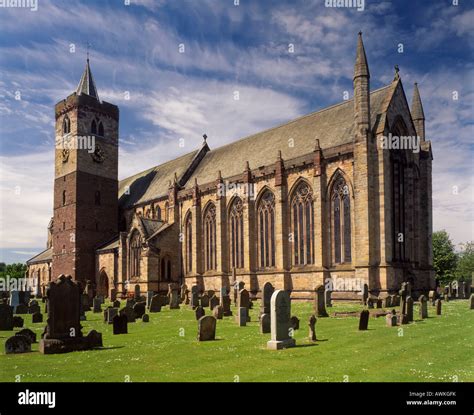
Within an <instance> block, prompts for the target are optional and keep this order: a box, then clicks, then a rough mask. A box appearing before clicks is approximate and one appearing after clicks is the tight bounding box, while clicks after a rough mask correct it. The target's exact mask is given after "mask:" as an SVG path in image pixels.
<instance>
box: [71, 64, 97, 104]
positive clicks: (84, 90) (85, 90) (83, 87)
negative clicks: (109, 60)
mask: <svg viewBox="0 0 474 415" xmlns="http://www.w3.org/2000/svg"><path fill="white" fill-rule="evenodd" d="M76 93H77V95H82V94H86V95H89V96H90V97H93V98H95V99H97V100H99V94H98V93H97V88H96V87H95V82H94V78H93V77H92V72H91V68H90V66H89V58H87V63H86V68H85V69H84V72H83V74H82V77H81V80H80V81H79V85H78V86H77V90H76Z"/></svg>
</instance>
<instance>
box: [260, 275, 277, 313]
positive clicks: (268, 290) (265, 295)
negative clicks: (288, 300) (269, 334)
mask: <svg viewBox="0 0 474 415" xmlns="http://www.w3.org/2000/svg"><path fill="white" fill-rule="evenodd" d="M274 291H275V288H274V287H273V285H272V284H271V283H270V282H266V283H265V284H264V285H263V289H262V307H261V310H260V313H261V314H268V315H270V301H271V298H272V294H273V292H274Z"/></svg>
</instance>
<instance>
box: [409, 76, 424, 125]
mask: <svg viewBox="0 0 474 415" xmlns="http://www.w3.org/2000/svg"><path fill="white" fill-rule="evenodd" d="M411 116H412V118H413V119H414V120H424V119H425V113H424V111H423V104H422V103H421V97H420V91H419V90H418V84H417V83H416V82H415V87H414V88H413V99H412V101H411Z"/></svg>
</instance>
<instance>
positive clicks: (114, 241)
mask: <svg viewBox="0 0 474 415" xmlns="http://www.w3.org/2000/svg"><path fill="white" fill-rule="evenodd" d="M118 246H119V239H118V238H114V239H112V240H111V241H109V242H106V243H105V244H104V245H101V246H99V247H98V248H97V249H96V251H98V252H101V251H108V250H110V249H116V248H118Z"/></svg>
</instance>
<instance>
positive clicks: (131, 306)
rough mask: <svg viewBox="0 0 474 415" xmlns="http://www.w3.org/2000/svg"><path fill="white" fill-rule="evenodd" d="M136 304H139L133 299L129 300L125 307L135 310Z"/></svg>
mask: <svg viewBox="0 0 474 415" xmlns="http://www.w3.org/2000/svg"><path fill="white" fill-rule="evenodd" d="M136 303H137V302H136V301H135V300H134V299H133V298H127V302H126V303H125V307H130V308H133V306H134V305H135V304H136Z"/></svg>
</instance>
